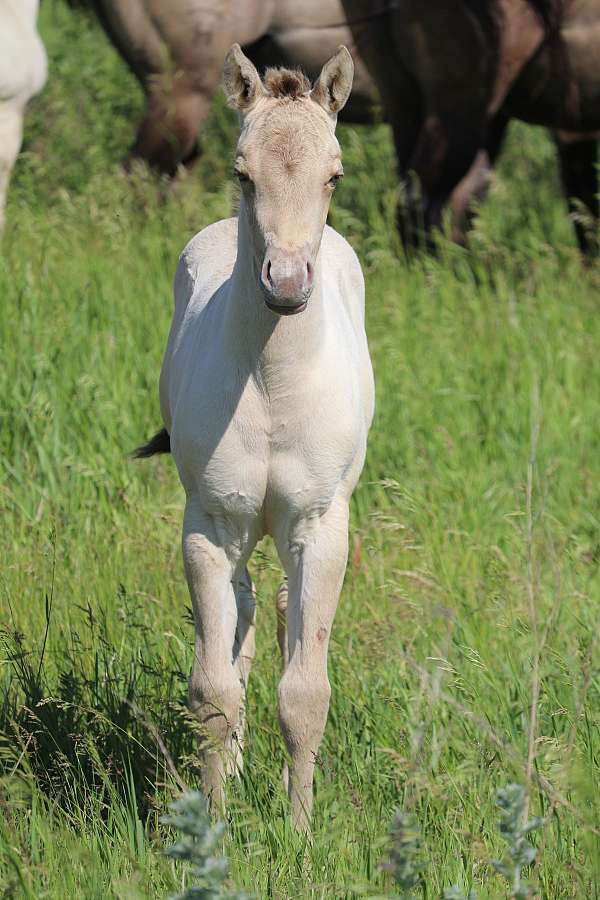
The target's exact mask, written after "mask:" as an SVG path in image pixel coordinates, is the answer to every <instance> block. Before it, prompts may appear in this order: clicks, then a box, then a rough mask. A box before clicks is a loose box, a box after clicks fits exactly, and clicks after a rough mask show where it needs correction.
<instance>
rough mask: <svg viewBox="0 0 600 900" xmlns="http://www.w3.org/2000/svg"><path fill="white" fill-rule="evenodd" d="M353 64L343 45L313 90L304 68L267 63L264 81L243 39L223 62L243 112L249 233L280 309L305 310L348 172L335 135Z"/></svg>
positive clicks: (239, 166)
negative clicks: (330, 214)
mask: <svg viewBox="0 0 600 900" xmlns="http://www.w3.org/2000/svg"><path fill="white" fill-rule="evenodd" d="M353 74H354V64H353V62H352V57H351V56H350V54H349V53H348V51H347V50H346V48H345V47H340V48H339V50H338V51H337V53H336V54H335V56H333V57H332V58H331V59H330V60H329V62H327V63H325V65H324V66H323V69H322V71H321V74H320V75H319V78H318V79H317V81H316V82H315V85H314V87H312V88H311V84H310V82H309V80H308V79H307V78H306V76H305V75H303V74H302V73H301V72H292V71H289V70H287V69H269V70H267V73H266V75H265V79H264V81H261V79H260V76H259V74H258V72H257V71H256V69H255V68H254V66H253V65H252V63H251V62H250V60H249V59H248V58H247V57H246V56H244V54H243V53H242V51H241V49H240V47H239V45H238V44H234V45H233V47H232V48H231V50H230V51H229V53H228V54H227V58H226V60H225V67H224V84H225V93H226V94H227V99H228V102H229V104H230V105H231V106H233V107H235V108H236V109H238V110H239V111H240V113H241V114H242V131H241V134H240V139H239V142H238V146H237V152H236V159H235V174H236V176H237V177H238V178H239V180H240V183H241V187H242V193H243V203H242V208H241V211H240V215H243V216H246V218H247V221H248V224H249V225H250V228H249V231H250V234H251V235H252V243H253V246H252V252H253V254H254V258H255V262H256V272H257V278H259V280H260V285H261V288H262V290H263V293H264V297H265V302H266V304H267V306H268V307H269V308H270V309H272V310H273V311H274V312H276V313H279V314H280V315H292V314H294V313H298V312H302V310H303V309H305V308H306V305H307V303H308V298H309V297H310V294H311V291H312V287H313V276H314V265H315V259H316V256H317V253H318V251H319V245H320V243H321V236H322V234H323V227H324V225H325V220H326V219H327V210H328V209H329V202H330V200H331V195H332V194H333V191H334V189H335V186H336V184H337V182H338V181H339V179H340V178H341V177H342V175H343V170H342V161H341V156H340V147H339V144H338V142H337V140H336V137H335V124H336V118H337V113H338V112H339V110H340V109H341V108H342V107H343V106H344V104H345V102H346V100H347V99H348V95H349V94H350V88H351V87H352V76H353Z"/></svg>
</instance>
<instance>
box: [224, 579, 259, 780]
mask: <svg viewBox="0 0 600 900" xmlns="http://www.w3.org/2000/svg"><path fill="white" fill-rule="evenodd" d="M234 592H235V599H236V605H237V626H236V630H235V642H234V645H233V664H234V666H235V668H236V671H237V674H238V678H239V680H240V684H241V685H242V691H243V693H242V704H241V707H240V718H239V725H238V728H237V731H236V733H235V734H234V736H233V742H232V743H233V746H232V751H233V752H232V755H231V758H230V760H228V761H227V762H228V766H227V773H228V774H236V773H237V772H241V770H242V764H243V751H244V736H245V730H246V710H245V706H246V691H247V689H248V678H249V676H250V669H251V668H252V660H253V659H254V653H255V650H256V641H255V620H256V597H255V594H254V587H253V585H252V579H251V578H250V573H249V572H248V569H244V571H243V573H242V575H241V577H240V578H239V579H237V580H236V582H235V583H234Z"/></svg>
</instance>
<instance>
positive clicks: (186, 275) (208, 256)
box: [176, 219, 237, 286]
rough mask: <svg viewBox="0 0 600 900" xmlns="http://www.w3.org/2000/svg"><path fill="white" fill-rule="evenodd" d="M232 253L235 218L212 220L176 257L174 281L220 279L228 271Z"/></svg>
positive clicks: (231, 267)
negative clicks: (177, 260)
mask: <svg viewBox="0 0 600 900" xmlns="http://www.w3.org/2000/svg"><path fill="white" fill-rule="evenodd" d="M236 253H237V219H221V220H220V221H219V222H213V224H212V225H207V227H206V228H203V229H202V231H199V232H198V234H196V235H194V237H193V238H192V239H191V241H188V243H187V244H186V246H185V248H184V250H183V253H182V254H181V256H180V257H179V264H178V266H177V275H176V283H177V282H185V283H187V284H188V285H190V286H193V285H196V284H197V283H198V281H199V280H202V281H203V282H207V283H213V282H215V283H218V282H223V281H224V280H225V279H226V278H229V276H230V274H231V270H232V269H233V264H234V262H235V257H236Z"/></svg>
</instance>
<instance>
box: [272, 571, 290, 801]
mask: <svg viewBox="0 0 600 900" xmlns="http://www.w3.org/2000/svg"><path fill="white" fill-rule="evenodd" d="M275 610H276V615H277V643H278V644H279V650H280V651H281V663H282V668H283V671H284V672H285V670H286V669H287V664H288V661H289V656H290V653H289V646H288V637H287V626H286V620H287V610H288V586H287V582H286V581H284V582H283V584H282V585H280V587H279V590H278V591H277V597H276V598H275ZM282 778H283V787H284V790H285V791H286V793H287V791H288V786H289V768H288V764H287V760H285V761H284V763H283V773H282Z"/></svg>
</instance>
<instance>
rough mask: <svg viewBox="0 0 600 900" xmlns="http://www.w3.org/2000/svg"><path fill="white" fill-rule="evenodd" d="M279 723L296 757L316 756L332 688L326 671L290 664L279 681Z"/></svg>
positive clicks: (291, 751)
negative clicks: (321, 671) (297, 667)
mask: <svg viewBox="0 0 600 900" xmlns="http://www.w3.org/2000/svg"><path fill="white" fill-rule="evenodd" d="M278 696H279V722H280V725H281V731H282V733H283V737H284V740H285V742H286V745H287V748H288V750H289V752H290V753H291V754H292V756H296V755H298V754H300V755H305V754H307V755H309V754H310V755H314V754H315V753H316V752H317V749H318V746H319V744H320V742H321V738H322V737H323V731H324V729H325V722H326V720H327V711H328V709H329V699H330V697H331V688H330V686H329V680H328V678H327V675H326V673H325V672H323V673H320V674H317V673H315V672H314V671H310V670H302V669H296V668H295V667H293V666H288V668H287V669H286V671H285V673H284V675H283V678H282V679H281V681H280V683H279V690H278Z"/></svg>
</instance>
